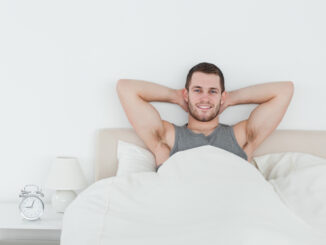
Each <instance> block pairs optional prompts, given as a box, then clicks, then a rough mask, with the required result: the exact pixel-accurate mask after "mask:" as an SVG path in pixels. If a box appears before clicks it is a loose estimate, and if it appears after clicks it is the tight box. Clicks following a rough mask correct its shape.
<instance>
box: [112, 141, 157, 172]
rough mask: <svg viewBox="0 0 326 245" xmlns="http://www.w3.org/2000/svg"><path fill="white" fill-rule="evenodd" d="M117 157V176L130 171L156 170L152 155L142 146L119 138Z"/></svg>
mask: <svg viewBox="0 0 326 245" xmlns="http://www.w3.org/2000/svg"><path fill="white" fill-rule="evenodd" d="M117 157H118V170H117V176H125V175H128V174H131V173H141V172H156V163H155V157H154V155H153V154H152V153H151V152H150V151H148V150H146V149H144V148H143V147H140V146H137V145H135V144H131V143H128V142H125V141H122V140H119V141H118V152H117Z"/></svg>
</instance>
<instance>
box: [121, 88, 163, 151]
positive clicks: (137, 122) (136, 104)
mask: <svg viewBox="0 0 326 245" xmlns="http://www.w3.org/2000/svg"><path fill="white" fill-rule="evenodd" d="M118 94H119V98H120V101H121V104H122V107H123V109H124V111H125V113H126V115H127V118H128V120H129V122H130V123H131V125H132V126H133V128H134V129H135V131H136V133H137V135H138V136H139V137H140V138H141V139H142V140H143V141H144V143H145V144H146V146H147V147H148V148H149V149H150V150H151V151H152V152H153V151H154V150H155V148H156V147H157V144H158V142H160V138H161V137H162V136H163V134H164V127H163V123H162V120H161V117H160V115H159V113H158V111H157V110H156V109H155V108H154V107H153V106H152V105H151V104H150V103H149V102H146V101H144V100H143V99H142V98H140V97H139V96H138V95H137V94H133V93H123V94H122V93H119V91H118Z"/></svg>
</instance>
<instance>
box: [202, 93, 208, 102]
mask: <svg viewBox="0 0 326 245" xmlns="http://www.w3.org/2000/svg"><path fill="white" fill-rule="evenodd" d="M200 99H201V100H203V101H209V93H202V94H201V97H200Z"/></svg>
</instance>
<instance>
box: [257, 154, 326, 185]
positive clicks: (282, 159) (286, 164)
mask: <svg viewBox="0 0 326 245" xmlns="http://www.w3.org/2000/svg"><path fill="white" fill-rule="evenodd" d="M253 161H254V163H255V164H256V166H257V167H258V169H259V171H260V172H261V173H262V174H263V175H264V177H265V178H266V179H267V180H271V179H277V178H280V177H286V176H288V175H289V174H291V173H293V172H294V171H296V170H299V169H302V168H307V167H312V166H315V165H320V164H325V162H326V158H322V157H318V156H315V155H311V154H308V153H303V152H283V153H271V154H266V155H262V156H259V157H254V158H253Z"/></svg>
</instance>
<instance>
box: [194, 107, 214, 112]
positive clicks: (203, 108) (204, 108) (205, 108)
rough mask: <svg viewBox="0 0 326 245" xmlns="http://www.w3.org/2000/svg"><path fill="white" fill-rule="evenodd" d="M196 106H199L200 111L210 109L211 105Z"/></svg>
mask: <svg viewBox="0 0 326 245" xmlns="http://www.w3.org/2000/svg"><path fill="white" fill-rule="evenodd" d="M197 108H199V109H200V110H202V111H208V110H209V109H211V108H212V107H211V106H197Z"/></svg>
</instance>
